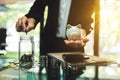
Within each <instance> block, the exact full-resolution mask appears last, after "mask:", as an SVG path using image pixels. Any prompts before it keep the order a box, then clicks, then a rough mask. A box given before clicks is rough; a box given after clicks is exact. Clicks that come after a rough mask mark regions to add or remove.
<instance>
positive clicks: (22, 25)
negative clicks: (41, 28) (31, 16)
mask: <svg viewBox="0 0 120 80" xmlns="http://www.w3.org/2000/svg"><path fill="white" fill-rule="evenodd" d="M26 24H27V17H25V16H24V17H22V18H19V19H18V21H17V22H16V30H17V31H18V32H21V31H26V27H27V25H26Z"/></svg>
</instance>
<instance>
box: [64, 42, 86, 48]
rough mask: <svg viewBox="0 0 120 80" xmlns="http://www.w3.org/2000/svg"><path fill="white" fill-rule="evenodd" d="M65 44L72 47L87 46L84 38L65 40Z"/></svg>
mask: <svg viewBox="0 0 120 80" xmlns="http://www.w3.org/2000/svg"><path fill="white" fill-rule="evenodd" d="M64 42H65V44H66V45H67V46H69V47H72V48H80V47H83V46H85V43H84V42H83V40H64Z"/></svg>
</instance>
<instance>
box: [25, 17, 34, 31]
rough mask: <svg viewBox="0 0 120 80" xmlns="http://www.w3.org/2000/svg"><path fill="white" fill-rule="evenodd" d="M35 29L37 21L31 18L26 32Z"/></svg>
mask: <svg viewBox="0 0 120 80" xmlns="http://www.w3.org/2000/svg"><path fill="white" fill-rule="evenodd" d="M34 28H35V20H34V19H33V18H29V19H28V25H27V28H26V31H28V32H29V31H30V30H32V29H34Z"/></svg>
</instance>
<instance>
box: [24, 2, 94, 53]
mask: <svg viewBox="0 0 120 80" xmlns="http://www.w3.org/2000/svg"><path fill="white" fill-rule="evenodd" d="M60 1H62V0H36V1H35V3H34V4H33V6H32V7H31V9H30V11H29V13H28V14H27V15H26V16H27V17H32V18H34V19H35V20H36V22H37V23H38V22H40V23H41V26H40V28H41V29H40V51H41V53H42V54H44V53H49V52H66V51H81V52H84V47H82V48H81V49H80V48H79V49H74V48H70V47H68V46H66V45H65V44H64V39H65V38H66V37H65V35H63V36H57V35H56V34H58V33H59V29H60V27H61V26H59V24H63V23H61V22H60V19H59V18H60V15H64V14H66V13H64V14H60V10H62V9H61V7H62V6H65V5H63V4H60ZM63 1H67V3H69V2H70V1H71V3H70V5H71V6H70V7H69V8H68V9H70V11H69V14H68V17H64V19H66V18H67V23H65V25H67V24H68V23H69V24H71V25H77V24H82V28H83V29H85V30H86V32H87V34H89V33H90V31H89V29H90V28H91V26H90V25H91V23H92V19H91V14H92V13H93V12H94V6H95V5H94V2H95V0H63ZM46 6H48V17H47V21H46V24H45V25H44V24H43V23H44V10H45V7H46ZM64 19H63V20H64ZM62 27H63V28H64V29H63V32H62V33H64V34H65V30H66V26H62Z"/></svg>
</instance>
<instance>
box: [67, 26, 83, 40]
mask: <svg viewBox="0 0 120 80" xmlns="http://www.w3.org/2000/svg"><path fill="white" fill-rule="evenodd" d="M66 36H67V38H68V39H70V40H79V39H80V38H81V24H78V25H76V26H71V25H70V24H68V25H67V29H66Z"/></svg>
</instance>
